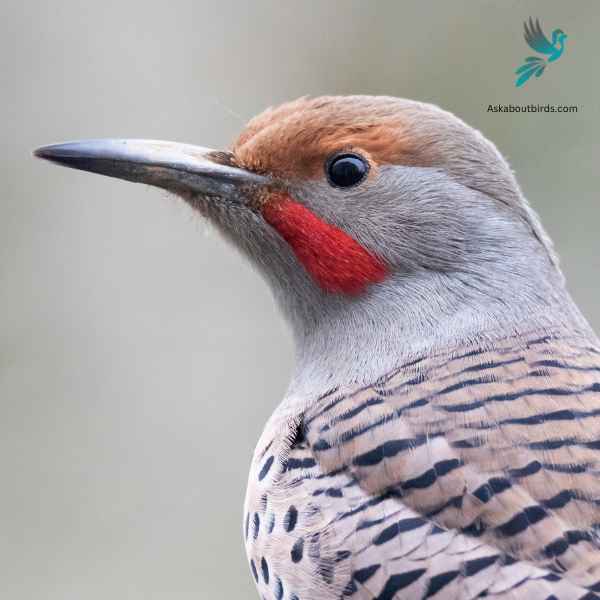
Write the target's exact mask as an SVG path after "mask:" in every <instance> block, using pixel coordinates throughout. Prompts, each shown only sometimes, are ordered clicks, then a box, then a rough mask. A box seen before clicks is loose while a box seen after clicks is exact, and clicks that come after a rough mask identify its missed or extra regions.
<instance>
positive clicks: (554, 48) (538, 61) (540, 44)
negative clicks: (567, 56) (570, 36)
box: [515, 17, 567, 87]
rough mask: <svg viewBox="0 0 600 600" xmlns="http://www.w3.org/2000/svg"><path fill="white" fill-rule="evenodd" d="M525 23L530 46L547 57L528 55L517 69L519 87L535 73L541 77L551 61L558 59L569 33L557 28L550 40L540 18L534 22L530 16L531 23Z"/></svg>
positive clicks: (526, 36)
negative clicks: (545, 33)
mask: <svg viewBox="0 0 600 600" xmlns="http://www.w3.org/2000/svg"><path fill="white" fill-rule="evenodd" d="M523 25H524V26H525V41H526V42H527V44H528V45H529V47H530V48H531V49H532V50H535V51H536V52H539V53H540V54H544V55H546V58H544V57H541V56H528V57H527V58H526V59H525V62H524V63H523V64H522V65H521V66H520V67H519V68H518V69H517V70H516V71H515V73H516V74H517V75H518V77H517V80H516V81H515V85H516V86H517V87H521V86H522V85H525V83H526V82H527V81H529V79H530V77H532V76H533V75H535V76H536V77H539V76H540V75H541V74H542V73H543V72H544V70H545V69H546V66H547V65H548V64H549V63H551V62H554V61H555V60H558V59H559V58H560V57H561V56H562V53H563V52H564V49H565V40H566V39H567V34H566V33H565V32H564V31H563V30H562V29H555V30H554V31H553V32H552V42H550V41H549V40H548V38H547V37H546V36H545V35H544V32H543V31H542V28H541V27H540V21H539V19H536V20H535V23H534V22H533V19H532V18H531V17H529V23H527V21H525V23H523Z"/></svg>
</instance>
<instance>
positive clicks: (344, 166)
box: [325, 154, 369, 188]
mask: <svg viewBox="0 0 600 600" xmlns="http://www.w3.org/2000/svg"><path fill="white" fill-rule="evenodd" d="M325 169H326V171H327V179H329V183H331V185H334V186H336V187H342V188H347V187H351V186H353V185H356V184H358V183H360V182H361V181H362V180H363V179H364V178H365V177H366V175H367V173H368V172H369V163H368V162H367V161H366V160H365V159H364V158H363V157H362V156H358V154H337V155H336V156H334V157H333V158H330V159H329V160H328V161H327V164H326V165H325Z"/></svg>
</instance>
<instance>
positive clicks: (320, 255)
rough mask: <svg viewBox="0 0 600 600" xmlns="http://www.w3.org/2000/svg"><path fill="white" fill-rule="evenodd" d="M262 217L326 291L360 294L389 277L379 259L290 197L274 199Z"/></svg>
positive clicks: (264, 208) (266, 206)
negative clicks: (369, 286) (371, 285)
mask: <svg viewBox="0 0 600 600" xmlns="http://www.w3.org/2000/svg"><path fill="white" fill-rule="evenodd" d="M263 216H264V218H265V220H266V221H267V222H268V223H269V224H270V225H271V226H272V227H274V228H275V229H276V230H277V231H278V232H279V234H280V235H281V237H283V239H284V240H285V241H286V242H287V243H288V244H289V245H290V246H291V248H292V250H293V251H294V254H295V255H296V257H297V258H298V260H299V261H300V262H301V263H302V264H303V265H304V268H305V269H306V270H307V271H308V272H309V273H310V275H311V276H312V277H313V279H315V281H316V282H317V283H318V284H319V285H320V286H321V287H322V288H323V289H324V290H325V291H327V292H338V293H339V292H341V293H344V294H352V295H356V294H360V293H361V292H363V291H364V289H365V288H366V287H367V286H368V285H369V284H372V283H377V282H379V281H383V279H384V278H385V276H386V274H387V269H386V267H385V265H384V264H383V262H382V261H381V260H380V259H379V258H377V257H376V256H374V255H373V254H372V253H371V252H369V251H368V250H367V249H365V248H364V247H363V246H361V245H360V244H359V243H358V242H357V241H356V240H355V239H353V238H352V237H350V236H349V235H348V234H347V233H346V232H344V231H342V230H341V229H338V228H337V227H334V226H333V225H330V224H329V223H325V222H324V221H322V220H321V219H319V218H318V217H317V216H316V215H315V214H314V213H312V212H311V211H310V210H309V209H308V208H306V207H305V206H303V205H302V204H299V203H298V202H295V201H294V200H292V199H291V198H290V197H289V196H281V197H279V198H277V199H275V198H272V199H271V200H270V201H269V202H267V203H266V204H265V205H264V207H263Z"/></svg>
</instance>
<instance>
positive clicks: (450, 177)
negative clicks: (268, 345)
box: [36, 96, 554, 337]
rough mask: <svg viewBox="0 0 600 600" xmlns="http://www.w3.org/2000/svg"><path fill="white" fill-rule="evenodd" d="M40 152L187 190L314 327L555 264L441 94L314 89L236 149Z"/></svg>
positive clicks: (505, 284) (490, 290) (447, 302)
mask: <svg viewBox="0 0 600 600" xmlns="http://www.w3.org/2000/svg"><path fill="white" fill-rule="evenodd" d="M36 154H37V156H40V157H42V158H46V159H49V160H51V161H54V162H57V163H61V164H64V165H66V166H70V167H74V168H78V169H83V170H87V171H93V172H97V173H102V174H105V175H111V176H114V177H120V178H123V179H128V180H131V181H137V182H142V183H148V184H151V185H155V186H159V187H162V188H165V189H168V190H170V191H173V192H175V193H176V194H178V195H180V196H181V197H183V198H184V199H185V200H186V201H187V202H188V203H189V204H190V205H191V206H193V207H194V208H196V209H197V210H198V211H199V212H200V213H202V214H203V215H204V216H205V217H207V218H208V219H209V220H211V221H212V222H214V223H215V224H216V225H217V227H218V228H219V229H220V230H221V231H222V232H223V233H224V234H225V235H226V237H228V238H229V239H230V240H232V241H233V242H234V243H235V245H237V246H238V247H239V248H240V249H241V250H242V251H243V253H245V254H246V255H247V256H249V257H250V258H251V260H252V261H253V262H254V263H255V264H256V265H257V266H258V267H259V268H260V270H261V271H262V272H263V273H264V274H265V276H266V277H267V279H268V280H269V282H270V283H271V284H272V287H273V289H274V290H275V293H276V296H277V297H278V299H279V300H280V301H281V304H282V306H283V308H284V312H285V313H286V314H287V316H288V317H289V318H290V320H291V321H292V323H293V324H294V326H295V327H294V328H295V330H296V332H297V333H298V334H299V335H300V336H301V337H302V336H303V335H306V332H307V331H312V330H314V329H320V330H323V327H324V326H323V323H328V324H331V323H333V322H337V321H340V322H341V320H343V318H342V317H341V316H340V315H342V314H343V315H346V316H347V319H349V320H350V322H353V323H357V322H358V321H360V320H361V319H363V317H364V319H363V321H364V323H363V328H364V330H365V331H371V329H372V327H373V326H374V323H375V322H376V321H377V319H378V318H379V317H380V316H381V322H382V323H383V322H387V319H388V317H389V318H390V319H392V318H393V319H396V321H397V320H398V319H400V318H402V317H403V318H405V321H407V322H408V320H410V322H411V323H413V324H415V326H417V324H419V323H420V324H421V326H423V323H429V324H430V325H431V326H432V327H435V326H436V325H435V324H436V323H440V322H441V320H442V319H443V318H444V316H446V317H449V316H451V315H452V314H454V313H456V312H460V311H461V310H463V309H464V308H465V307H467V308H469V309H470V310H473V311H475V312H477V311H479V312H480V313H481V312H482V310H481V306H480V304H481V303H485V302H486V300H487V302H488V304H486V307H487V308H486V310H487V309H489V306H491V305H492V304H494V303H497V304H498V306H500V305H504V304H506V302H507V299H508V298H509V296H510V294H509V290H510V289H511V287H514V288H515V289H516V288H517V287H518V288H519V290H517V291H516V292H515V294H516V295H517V296H519V294H522V293H523V289H525V288H526V289H527V293H530V294H532V295H535V294H536V292H537V291H538V290H539V286H538V285H537V283H536V281H535V279H536V278H535V277H533V278H532V277H530V276H531V270H534V271H535V270H539V269H540V268H541V269H547V268H548V269H554V266H553V265H552V263H553V260H554V259H553V255H552V251H551V248H550V246H549V242H548V240H547V238H546V236H545V234H544V233H543V230H542V229H541V227H540V226H539V224H538V222H537V220H536V218H535V215H533V213H532V212H531V210H530V209H529V207H528V205H527V203H526V202H525V200H524V199H523V197H522V195H521V193H520V191H519V188H518V186H517V184H516V182H515V179H514V177H513V175H512V173H511V171H510V169H509V168H508V166H507V164H506V163H505V161H504V160H503V158H502V157H501V156H500V154H499V153H498V152H497V150H496V149H495V147H494V146H493V144H491V143H490V142H488V141H487V140H486V139H485V138H484V137H483V136H482V135H481V134H480V133H479V132H477V131H475V130H474V129H472V128H471V127H469V126H467V125H465V124H464V123H463V122H462V121H461V120H459V119H458V118H456V117H454V116H453V115H451V114H450V113H448V112H445V111H443V110H441V109H439V108H437V107H435V106H432V105H429V104H423V103H419V102H413V101H408V100H401V99H397V98H391V97H369V96H348V97H322V98H314V99H310V98H301V99H299V100H296V101H294V102H290V103H287V104H284V105H282V106H279V107H278V108H274V109H269V110H267V111H265V112H264V113H262V114H261V115H259V116H257V117H255V118H254V119H252V120H251V121H250V123H249V124H248V126H247V127H246V129H245V130H244V131H243V132H242V134H241V135H240V136H239V138H238V139H237V141H236V142H235V143H234V145H233V146H232V148H231V150H230V151H228V152H218V151H213V150H207V149H205V148H200V147H195V146H187V145H181V144H175V143H167V142H152V141H139V140H137V141H136V140H104V141H102V140H100V141H89V142H74V143H67V144H60V145H55V146H47V147H44V148H41V149H39V150H37V151H36ZM540 265H542V266H541V267H540ZM528 271H529V275H528ZM528 276H529V277H530V279H531V282H532V283H531V286H529V287H527V286H526V285H525V284H526V281H527V277H528ZM516 282H518V284H519V285H518V286H517V284H516ZM519 297H520V298H521V300H523V301H524V300H525V299H526V298H525V296H522V295H520V296H519ZM384 306H385V307H386V308H383V307H384ZM489 310H490V312H492V311H491V309H489ZM359 314H361V315H363V317H359V316H358V315H359ZM345 318H346V317H344V319H345ZM392 326H394V325H393V324H392V325H391V324H390V323H389V322H387V325H386V327H388V329H389V327H392ZM403 327H404V330H403V331H406V328H407V327H408V325H407V324H406V323H405V325H403Z"/></svg>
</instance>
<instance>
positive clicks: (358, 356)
mask: <svg viewBox="0 0 600 600" xmlns="http://www.w3.org/2000/svg"><path fill="white" fill-rule="evenodd" d="M303 298H304V301H306V296H304V297H303ZM284 305H285V306H284V312H286V313H287V315H288V318H289V320H290V322H291V325H292V330H293V334H294V339H295V346H296V367H295V371H294V375H293V378H292V381H291V384H290V387H289V390H288V395H287V397H288V399H294V400H290V401H291V402H292V403H296V402H298V401H299V402H301V403H302V404H305V403H306V402H311V401H313V400H312V399H314V398H316V397H318V396H319V395H320V394H323V393H324V392H326V391H328V390H329V389H331V388H333V387H337V386H342V387H346V386H353V385H361V384H363V385H366V384H369V383H372V382H374V381H375V380H377V379H378V378H380V377H382V376H384V375H385V374H386V373H389V372H390V371H392V370H393V369H395V368H397V367H398V366H400V365H401V364H402V363H404V362H407V361H410V360H411V359H414V358H417V357H420V356H423V355H430V354H432V353H434V352H437V351H440V350H449V351H453V350H456V351H460V349H461V348H462V349H464V347H465V346H469V345H473V344H477V345H482V346H485V345H490V344H493V342H494V340H498V339H501V338H508V337H514V338H515V340H516V343H518V340H519V338H520V337H521V336H523V335H524V334H529V333H532V332H538V331H539V332H540V333H556V334H557V335H560V334H561V332H562V333H565V332H566V333H568V334H573V333H581V334H582V335H585V336H586V337H587V336H589V337H593V335H594V334H593V332H592V331H591V330H590V328H589V325H588V324H587V322H586V321H585V319H584V318H583V316H582V315H581V313H580V312H579V310H578V308H577V306H576V305H575V304H574V302H573V301H572V299H571V297H570V295H569V293H568V292H567V290H566V288H565V284H564V278H563V276H562V274H561V272H560V271H559V269H558V267H557V266H556V265H555V264H553V262H552V261H550V260H549V257H548V254H547V253H546V252H545V251H544V250H543V248H542V246H541V245H540V244H539V241H538V240H535V239H534V238H532V237H528V243H527V244H525V247H524V248H521V252H514V253H513V254H512V255H511V253H510V251H509V250H507V251H506V252H503V253H502V255H501V256H499V257H498V260H496V261H488V262H485V263H479V265H478V266H477V268H475V265H471V268H470V269H469V270H465V271H462V272H460V271H454V272H435V271H431V272H428V271H423V272H418V273H412V274H402V273H396V274H394V275H393V276H392V277H391V278H390V279H389V280H388V281H386V282H385V283H383V284H379V285H377V286H374V287H373V288H372V289H371V290H370V291H369V292H368V293H367V294H366V295H365V296H363V297H360V298H355V299H347V298H341V297H339V296H327V295H324V294H313V297H312V298H310V300H309V305H308V306H309V308H307V305H306V304H305V305H303V306H302V307H298V306H294V301H293V300H292V305H291V306H290V298H289V297H288V298H285V301H284ZM290 309H291V310H290Z"/></svg>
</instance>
